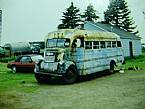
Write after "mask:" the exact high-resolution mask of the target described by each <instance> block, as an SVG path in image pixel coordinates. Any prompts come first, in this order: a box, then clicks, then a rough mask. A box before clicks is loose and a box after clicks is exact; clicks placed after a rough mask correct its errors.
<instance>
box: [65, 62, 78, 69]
mask: <svg viewBox="0 0 145 109" xmlns="http://www.w3.org/2000/svg"><path fill="white" fill-rule="evenodd" d="M72 65H73V66H75V67H76V65H75V63H74V62H72V61H66V62H65V69H68V68H69V67H70V66H72Z"/></svg>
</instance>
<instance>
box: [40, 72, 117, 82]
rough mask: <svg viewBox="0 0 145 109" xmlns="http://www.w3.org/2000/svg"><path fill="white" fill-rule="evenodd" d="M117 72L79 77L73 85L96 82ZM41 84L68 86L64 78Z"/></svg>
mask: <svg viewBox="0 0 145 109" xmlns="http://www.w3.org/2000/svg"><path fill="white" fill-rule="evenodd" d="M117 72H118V71H115V72H113V73H110V72H108V71H101V72H96V73H93V74H89V75H85V76H79V77H78V78H77V81H76V82H75V83H73V84H76V83H81V82H87V81H91V80H94V79H97V78H101V77H104V76H110V75H112V74H115V73H117ZM39 84H49V85H68V84H66V83H64V82H63V79H62V78H57V79H56V78H55V79H51V80H46V81H44V82H43V83H39Z"/></svg>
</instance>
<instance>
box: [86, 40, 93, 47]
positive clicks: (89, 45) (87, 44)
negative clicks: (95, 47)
mask: <svg viewBox="0 0 145 109" xmlns="http://www.w3.org/2000/svg"><path fill="white" fill-rule="evenodd" d="M85 48H86V49H92V42H91V41H85Z"/></svg>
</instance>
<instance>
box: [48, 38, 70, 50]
mask: <svg viewBox="0 0 145 109" xmlns="http://www.w3.org/2000/svg"><path fill="white" fill-rule="evenodd" d="M69 45H70V39H56V38H55V39H48V40H47V44H46V46H47V47H48V48H50V47H69Z"/></svg>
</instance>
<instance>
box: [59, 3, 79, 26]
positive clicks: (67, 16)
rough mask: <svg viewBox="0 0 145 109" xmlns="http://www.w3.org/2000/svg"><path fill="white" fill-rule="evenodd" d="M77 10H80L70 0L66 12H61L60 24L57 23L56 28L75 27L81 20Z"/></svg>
mask: <svg viewBox="0 0 145 109" xmlns="http://www.w3.org/2000/svg"><path fill="white" fill-rule="evenodd" d="M79 12H80V10H79V9H78V8H77V7H75V6H74V4H73V2H71V6H69V7H68V8H67V9H66V12H63V16H62V17H63V18H62V19H61V20H62V24H59V25H58V29H66V28H69V29H73V28H75V27H77V26H78V25H79V23H80V22H81V18H80V13H79Z"/></svg>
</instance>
